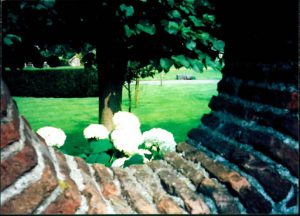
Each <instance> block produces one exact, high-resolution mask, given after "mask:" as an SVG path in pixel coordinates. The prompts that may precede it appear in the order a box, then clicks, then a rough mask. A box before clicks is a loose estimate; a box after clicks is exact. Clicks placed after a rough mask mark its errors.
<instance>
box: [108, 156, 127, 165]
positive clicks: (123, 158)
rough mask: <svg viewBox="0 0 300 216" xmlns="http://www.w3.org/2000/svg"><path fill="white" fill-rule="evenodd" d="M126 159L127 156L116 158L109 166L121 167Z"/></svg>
mask: <svg viewBox="0 0 300 216" xmlns="http://www.w3.org/2000/svg"><path fill="white" fill-rule="evenodd" d="M127 159H128V158H127V157H122V158H118V159H116V160H115V161H114V162H113V163H112V165H111V167H122V166H123V165H124V163H125V161H126V160H127Z"/></svg>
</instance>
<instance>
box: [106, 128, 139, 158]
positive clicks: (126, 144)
mask: <svg viewBox="0 0 300 216" xmlns="http://www.w3.org/2000/svg"><path fill="white" fill-rule="evenodd" d="M111 139H112V142H113V144H114V146H115V148H116V149H118V150H119V151H123V152H124V153H125V154H126V155H128V156H130V155H132V154H134V153H136V152H137V151H138V147H139V145H140V144H142V143H143V142H144V140H143V136H142V133H141V131H140V130H139V129H136V130H132V129H131V130H114V131H113V132H112V133H111Z"/></svg>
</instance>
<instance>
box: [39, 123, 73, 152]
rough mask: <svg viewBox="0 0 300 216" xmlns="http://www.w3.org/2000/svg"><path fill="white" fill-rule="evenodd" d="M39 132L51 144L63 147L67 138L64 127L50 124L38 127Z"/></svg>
mask: <svg viewBox="0 0 300 216" xmlns="http://www.w3.org/2000/svg"><path fill="white" fill-rule="evenodd" d="M37 134H39V135H40V136H41V137H43V138H44V140H45V142H46V144H47V145H49V146H57V147H61V146H62V145H63V144H64V143H65V140H66V138H67V136H66V134H65V132H64V131H63V130H62V129H60V128H55V127H49V126H47V127H42V128H40V129H38V131H37Z"/></svg>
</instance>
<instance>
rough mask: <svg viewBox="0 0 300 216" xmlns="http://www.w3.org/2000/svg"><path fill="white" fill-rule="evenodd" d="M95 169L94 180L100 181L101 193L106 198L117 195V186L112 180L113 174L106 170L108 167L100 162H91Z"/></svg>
mask: <svg viewBox="0 0 300 216" xmlns="http://www.w3.org/2000/svg"><path fill="white" fill-rule="evenodd" d="M93 168H94V170H95V171H96V180H97V181H98V182H99V183H100V186H101V189H102V194H103V196H104V197H105V198H106V199H110V197H111V196H117V195H118V191H117V186H116V185H115V184H114V182H113V176H111V174H110V173H109V171H108V168H107V167H105V166H104V165H102V164H93Z"/></svg>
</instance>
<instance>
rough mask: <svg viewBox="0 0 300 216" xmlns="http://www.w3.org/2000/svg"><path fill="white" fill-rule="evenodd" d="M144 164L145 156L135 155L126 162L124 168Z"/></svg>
mask: <svg viewBox="0 0 300 216" xmlns="http://www.w3.org/2000/svg"><path fill="white" fill-rule="evenodd" d="M143 163H144V158H143V156H142V155H139V154H134V155H132V156H131V157H130V158H129V159H128V160H126V161H125V162H124V167H127V166H129V165H132V164H143Z"/></svg>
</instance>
